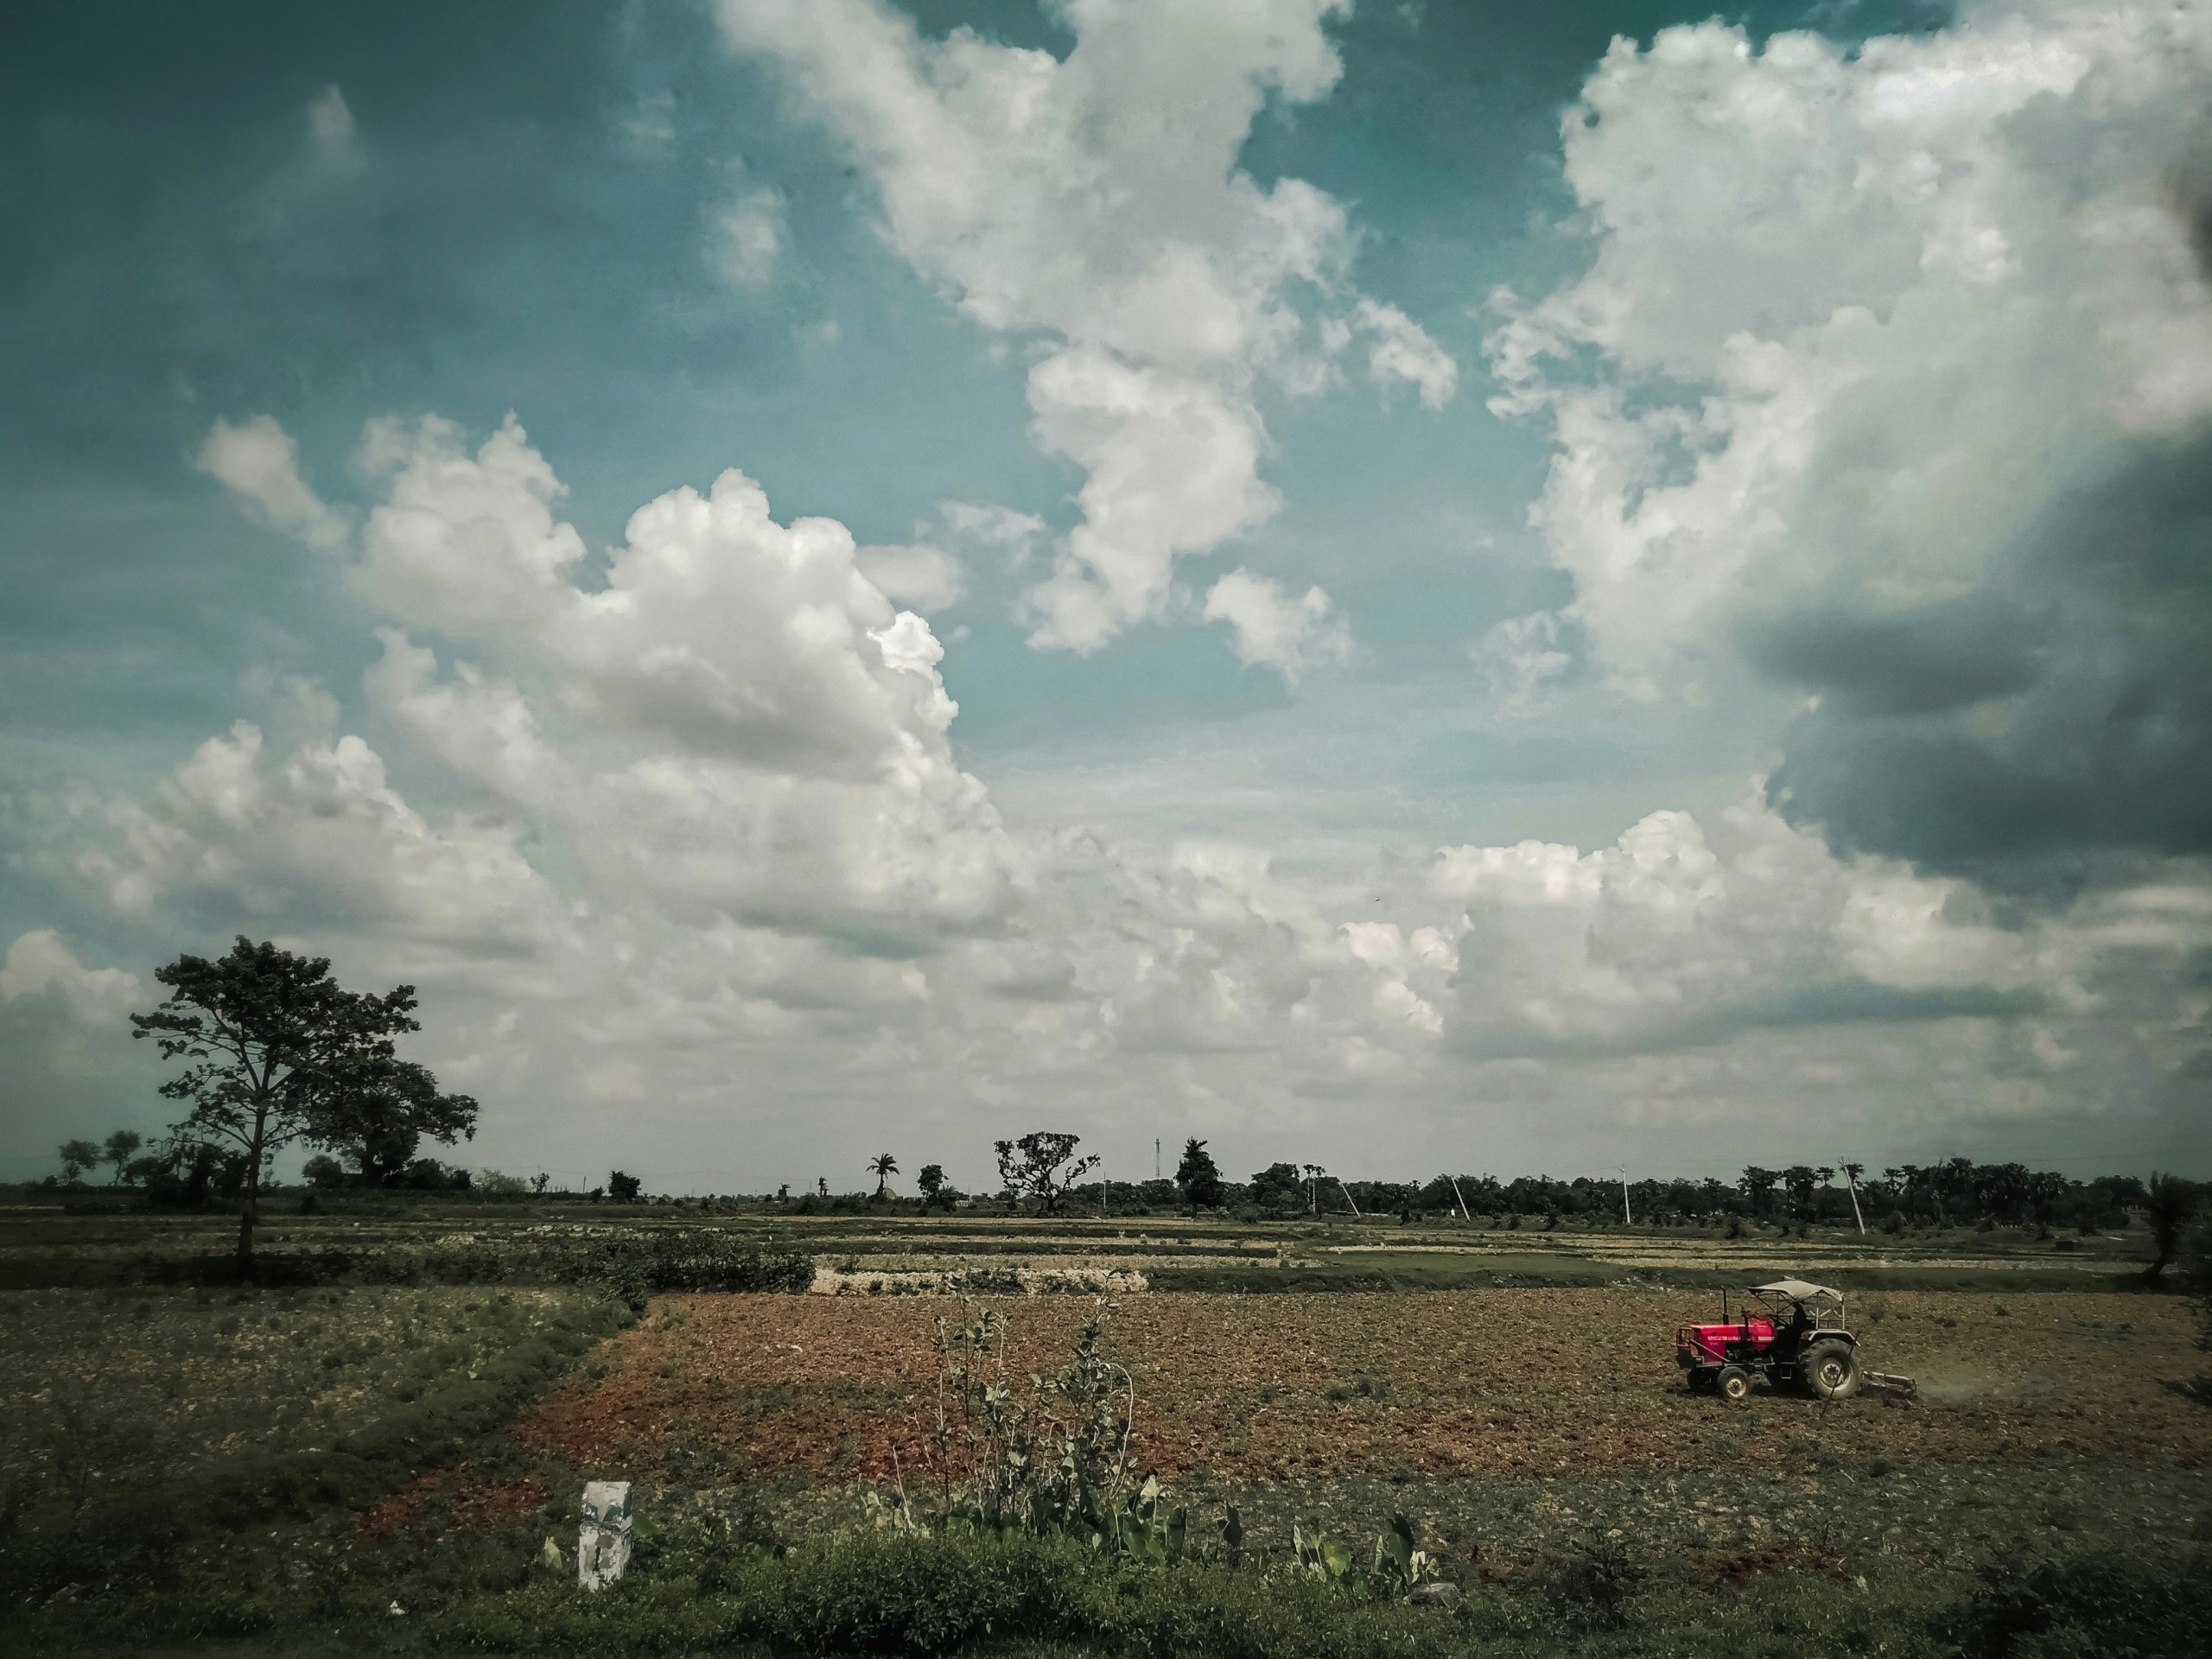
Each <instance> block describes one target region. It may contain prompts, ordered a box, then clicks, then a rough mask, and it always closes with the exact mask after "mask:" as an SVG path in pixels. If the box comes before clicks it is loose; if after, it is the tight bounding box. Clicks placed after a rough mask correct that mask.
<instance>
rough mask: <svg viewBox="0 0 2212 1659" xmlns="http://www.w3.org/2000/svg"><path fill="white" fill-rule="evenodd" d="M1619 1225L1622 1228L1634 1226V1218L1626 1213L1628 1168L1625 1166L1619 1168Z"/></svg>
mask: <svg viewBox="0 0 2212 1659" xmlns="http://www.w3.org/2000/svg"><path fill="white" fill-rule="evenodd" d="M1621 1225H1622V1226H1624V1227H1633V1226H1635V1225H1636V1217H1633V1216H1631V1215H1630V1214H1629V1212H1628V1166H1627V1165H1626V1164H1623V1165H1622V1166H1621Z"/></svg>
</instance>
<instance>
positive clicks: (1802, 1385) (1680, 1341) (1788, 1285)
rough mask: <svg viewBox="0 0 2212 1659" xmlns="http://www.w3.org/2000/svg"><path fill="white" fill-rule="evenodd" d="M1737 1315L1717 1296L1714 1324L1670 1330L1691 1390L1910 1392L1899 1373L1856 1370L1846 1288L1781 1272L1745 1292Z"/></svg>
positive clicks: (1726, 1393) (1843, 1395)
mask: <svg viewBox="0 0 2212 1659" xmlns="http://www.w3.org/2000/svg"><path fill="white" fill-rule="evenodd" d="M1750 1296H1751V1298H1756V1299H1757V1302H1758V1306H1756V1307H1754V1306H1753V1305H1752V1302H1751V1300H1749V1299H1747V1300H1745V1303H1744V1304H1743V1306H1742V1307H1741V1309H1740V1310H1739V1311H1738V1313H1737V1315H1736V1316H1735V1317H1734V1318H1733V1319H1731V1318H1730V1317H1729V1313H1728V1298H1727V1297H1726V1294H1723V1295H1722V1297H1721V1299H1720V1321H1719V1324H1717V1325H1682V1326H1681V1327H1680V1328H1678V1329H1677V1330H1676V1331H1675V1363H1677V1364H1679V1365H1680V1366H1681V1368H1682V1369H1683V1370H1685V1371H1687V1372H1688V1373H1689V1384H1690V1391H1691V1392H1692V1393H1693V1394H1718V1395H1719V1396H1720V1397H1721V1398H1722V1399H1724V1400H1741V1399H1742V1398H1743V1397H1744V1396H1745V1395H1747V1394H1749V1393H1750V1392H1751V1379H1752V1377H1754V1376H1764V1377H1765V1378H1766V1379H1767V1381H1768V1382H1769V1383H1771V1384H1772V1385H1773V1386H1774V1387H1776V1388H1796V1389H1802V1390H1803V1391H1804V1392H1805V1393H1807V1394H1809V1395H1812V1396H1813V1397H1814V1398H1815V1399H1816V1400H1848V1399H1849V1398H1850V1397H1851V1396H1852V1395H1854V1394H1856V1393H1858V1392H1859V1389H1860V1388H1862V1387H1864V1386H1866V1385H1868V1384H1872V1385H1873V1386H1875V1387H1877V1388H1885V1389H1895V1390H1897V1391H1899V1392H1904V1393H1910V1391H1911V1389H1912V1384H1911V1383H1910V1381H1908V1380H1907V1379H1906V1378H1904V1377H1891V1376H1883V1375H1882V1374H1881V1373H1880V1372H1878V1371H1866V1370H1860V1369H1859V1338H1856V1337H1854V1336H1853V1335H1852V1334H1851V1332H1850V1331H1849V1330H1847V1328H1846V1327H1845V1325H1844V1319H1843V1294H1842V1293H1841V1292H1840V1291H1834V1290H1830V1289H1829V1288H1828V1287H1827V1286H1825V1285H1808V1284H1807V1283H1806V1282H1805V1281H1803V1280H1802V1279H1779V1280H1777V1281H1775V1282H1774V1283H1773V1284H1770V1285H1759V1286H1757V1287H1754V1288H1753V1289H1752V1290H1751V1293H1750Z"/></svg>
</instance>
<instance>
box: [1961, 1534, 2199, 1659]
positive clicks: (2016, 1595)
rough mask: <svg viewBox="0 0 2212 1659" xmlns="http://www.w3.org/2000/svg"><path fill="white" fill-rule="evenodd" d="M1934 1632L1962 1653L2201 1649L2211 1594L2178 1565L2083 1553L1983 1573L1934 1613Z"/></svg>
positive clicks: (1972, 1658)
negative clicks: (2008, 1572) (1977, 1583)
mask: <svg viewBox="0 0 2212 1659" xmlns="http://www.w3.org/2000/svg"><path fill="white" fill-rule="evenodd" d="M1936 1634H1937V1635H1938V1636H1940V1637H1942V1638H1944V1639H1945V1640H1948V1641H1950V1642H1954V1643H1957V1644H1958V1646H1959V1648H1960V1649H1961V1651H1962V1652H1964V1653H1965V1654H1967V1656H1969V1659H2007V1656H2014V1655H2018V1656H2021V1659H2026V1656H2029V1655H2037V1654H2048V1655H2050V1656H2053V1659H2056V1656H2060V1655H2066V1656H2073V1655H2085V1656H2086V1655H2091V1654H2098V1655H2104V1654H2111V1655H2120V1654H2131V1653H2132V1654H2145V1655H2147V1654H2172V1655H2181V1654H2190V1653H2205V1652H2208V1651H2212V1597H2208V1596H2207V1595H2206V1594H2205V1592H2204V1590H2203V1588H2202V1585H2201V1583H2200V1582H2199V1581H2198V1580H2196V1577H2195V1576H2194V1575H2193V1574H2190V1573H2187V1572H2185V1571H2184V1572H2179V1573H2177V1572H2172V1571H2170V1570H2168V1571H2161V1570H2160V1569H2158V1568H2157V1567H2151V1566H2148V1565H2145V1563H2143V1562H2140V1561H2138V1560H2133V1559H2131V1558H2129V1557H2126V1556H2120V1555H2088V1556H2082V1557H2081V1558H2079V1559H2077V1560H2071V1561H2065V1562H2057V1561H2049V1562H2045V1563H2044V1565H2043V1566H2041V1567H2037V1568H2035V1569H2034V1570H2033V1571H2032V1572H2031V1573H2026V1574H2024V1576H2021V1577H2018V1578H2004V1577H1999V1576H1997V1575H1995V1574H1991V1575H1989V1582H1988V1586H1987V1587H1986V1589H1984V1590H1983V1591H1982V1592H1980V1594H1978V1595H1976V1596H1974V1598H1973V1599H1971V1600H1969V1601H1967V1603H1966V1604H1965V1605H1962V1606H1960V1607H1957V1608H1955V1609H1953V1610H1952V1611H1949V1612H1948V1613H1946V1614H1945V1615H1943V1616H1942V1618H1939V1619H1938V1620H1937V1621H1936ZM2023 1637H2025V1638H2026V1640H2025V1642H2023V1641H2022V1638H2023Z"/></svg>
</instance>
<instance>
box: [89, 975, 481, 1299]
mask: <svg viewBox="0 0 2212 1659" xmlns="http://www.w3.org/2000/svg"><path fill="white" fill-rule="evenodd" d="M154 977H155V978H156V980H158V981H159V982H161V983H162V984H163V985H166V986H167V987H168V990H169V995H168V1001H165V1002H163V1003H162V1005H161V1007H158V1008H156V1010H155V1011H154V1012H153V1013H151V1014H132V1015H131V1016H130V1023H131V1024H132V1025H133V1026H134V1027H137V1030H136V1031H135V1032H134V1033H132V1034H133V1035H134V1036H137V1037H151V1038H153V1039H155V1040H156V1042H157V1043H159V1044H160V1045H161V1050H162V1058H164V1059H168V1060H182V1061H184V1062H185V1066H184V1070H183V1071H181V1072H179V1073H178V1074H177V1075H176V1076H175V1077H171V1078H170V1079H169V1080H168V1082H167V1083H164V1084H162V1094H163V1095H164V1096H167V1097H168V1098H169V1099H171V1100H175V1101H183V1102H187V1103H189V1105H190V1107H191V1110H190V1111H189V1112H188V1114H187V1115H186V1116H185V1119H184V1121H183V1122H181V1123H179V1124H178V1125H177V1126H176V1129H175V1134H176V1135H177V1137H178V1139H179V1141H181V1142H196V1143H198V1144H200V1145H203V1146H209V1147H230V1148H232V1149H233V1150H234V1151H235V1152H236V1153H237V1154H238V1156H239V1158H240V1159H241V1160H242V1161H243V1166H244V1168H243V1175H244V1179H243V1183H242V1186H241V1190H240V1199H241V1202H240V1204H239V1206H238V1262H239V1265H240V1266H241V1267H249V1266H251V1263H252V1261H253V1230H254V1228H255V1227H256V1226H257V1224H259V1222H260V1220H261V1205H260V1199H261V1181H262V1176H263V1174H264V1171H265V1170H266V1169H267V1167H268V1165H269V1162H270V1159H272V1158H273V1157H274V1156H275V1155H276V1154H277V1151H278V1150H279V1149H281V1148H283V1147H287V1146H289V1145H290V1144H292V1143H293V1142H294V1141H313V1142H317V1143H320V1144H322V1145H326V1146H330V1147H345V1146H348V1145H349V1144H350V1132H351V1128H352V1126H353V1124H355V1123H356V1122H358V1121H359V1109H360V1104H361V1103H362V1102H363V1101H364V1100H365V1099H368V1098H372V1097H373V1098H375V1099H377V1100H378V1101H379V1102H382V1103H385V1104H386V1105H389V1104H390V1103H391V1102H392V1101H394V1100H395V1099H397V1100H398V1101H400V1102H402V1103H412V1104H413V1105H414V1106H416V1107H426V1106H427V1107H429V1108H430V1109H429V1110H428V1111H427V1112H426V1114H425V1115H426V1116H427V1117H428V1118H429V1120H430V1121H429V1122H426V1123H425V1124H424V1126H423V1129H422V1130H421V1131H420V1132H423V1133H429V1134H432V1135H436V1136H437V1137H438V1138H439V1139H441V1140H445V1141H450V1140H452V1139H453V1138H454V1135H456V1134H473V1133H474V1128H475V1123H476V1103H475V1102H474V1101H473V1100H470V1099H468V1098H467V1096H461V1095H456V1096H440V1095H437V1094H436V1090H435V1083H434V1082H431V1081H430V1080H429V1072H428V1071H424V1070H423V1068H421V1067H419V1066H414V1065H411V1064H410V1062H406V1061H402V1060H400V1059H399V1058H397V1055H396V1054H395V1053H394V1052H393V1048H392V1045H393V1040H394V1039H396V1038H397V1037H398V1036H400V1035H401V1034H402V1033H406V1032H410V1031H416V1030H419V1029H420V1028H421V1027H420V1026H419V1025H418V1023H417V1022H416V1020H415V1019H414V1018H413V1014H414V1010H415V1006H416V1004H415V988H414V987H413V986H411V985H401V986H398V987H397V988H394V989H392V990H391V991H390V992H388V993H387V994H385V995H383V996H378V995H373V994H365V993H360V992H355V991H348V990H345V989H342V988H340V986H339V984H338V982H336V981H335V980H334V979H332V978H331V976H330V963H329V961H328V960H327V958H325V957H298V956H294V955H293V954H292V953H291V952H290V951H289V950H279V949H278V948H277V946H276V945H274V944H267V943H263V944H255V943H254V942H253V941H252V940H251V939H249V938H245V936H244V935H243V934H241V935H240V936H239V937H238V941H237V943H236V944H234V945H233V946H232V949H231V952H230V954H229V955H228V956H226V957H219V958H218V959H216V960H214V961H212V962H211V961H209V960H207V958H206V957H193V956H181V957H178V958H177V959H176V960H175V962H173V963H169V964H168V966H167V967H164V968H158V969H155V972H154ZM426 1083H427V1084H429V1099H428V1100H427V1101H426V1100H425V1099H424V1098H423V1096H422V1092H421V1091H422V1088H423V1084H426Z"/></svg>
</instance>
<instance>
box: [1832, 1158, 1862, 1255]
mask: <svg viewBox="0 0 2212 1659" xmlns="http://www.w3.org/2000/svg"><path fill="white" fill-rule="evenodd" d="M1837 1167H1838V1168H1839V1169H1840V1170H1842V1171H1843V1181H1844V1185H1846V1186H1848V1187H1849V1188H1850V1189H1851V1218H1852V1219H1853V1221H1855V1222H1857V1223H1858V1224H1859V1237H1861V1238H1864V1237H1866V1217H1865V1216H1864V1215H1862V1214H1860V1213H1859V1171H1860V1170H1862V1169H1864V1168H1866V1165H1864V1164H1839V1165H1838V1166H1837Z"/></svg>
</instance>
